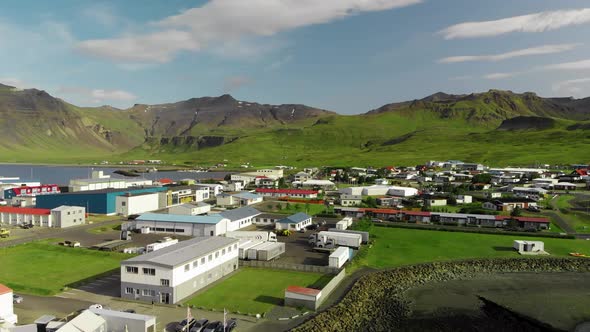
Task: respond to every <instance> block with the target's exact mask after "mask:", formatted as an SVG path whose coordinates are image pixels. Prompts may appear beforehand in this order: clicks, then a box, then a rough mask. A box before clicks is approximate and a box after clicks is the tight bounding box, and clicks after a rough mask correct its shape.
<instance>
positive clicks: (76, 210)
mask: <svg viewBox="0 0 590 332" xmlns="http://www.w3.org/2000/svg"><path fill="white" fill-rule="evenodd" d="M85 222H86V211H85V209H84V208H83V207H80V206H59V207H57V208H55V209H52V210H49V209H37V208H21V207H12V206H0V223H2V224H9V225H15V226H16V225H25V224H27V225H33V226H37V227H57V228H65V227H70V226H75V225H82V224H84V223H85Z"/></svg>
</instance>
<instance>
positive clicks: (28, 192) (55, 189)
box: [4, 184, 60, 199]
mask: <svg viewBox="0 0 590 332" xmlns="http://www.w3.org/2000/svg"><path fill="white" fill-rule="evenodd" d="M59 193H60V190H59V186H58V185H56V184H44V185H41V186H23V187H14V188H10V189H7V190H5V191H4V198H6V199H10V198H13V197H22V196H35V195H48V194H59Z"/></svg>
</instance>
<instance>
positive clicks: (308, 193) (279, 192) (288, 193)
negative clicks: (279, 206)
mask: <svg viewBox="0 0 590 332" xmlns="http://www.w3.org/2000/svg"><path fill="white" fill-rule="evenodd" d="M256 193H257V194H259V195H262V196H263V197H295V198H308V199H311V198H318V191H317V190H305V189H271V188H257V189H256Z"/></svg>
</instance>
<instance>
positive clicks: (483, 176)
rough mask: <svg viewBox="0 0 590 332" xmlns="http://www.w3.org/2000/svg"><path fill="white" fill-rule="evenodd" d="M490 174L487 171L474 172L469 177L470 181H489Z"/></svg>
mask: <svg viewBox="0 0 590 332" xmlns="http://www.w3.org/2000/svg"><path fill="white" fill-rule="evenodd" d="M491 182H492V175H491V174H489V173H481V174H476V175H474V176H473V178H471V183H491Z"/></svg>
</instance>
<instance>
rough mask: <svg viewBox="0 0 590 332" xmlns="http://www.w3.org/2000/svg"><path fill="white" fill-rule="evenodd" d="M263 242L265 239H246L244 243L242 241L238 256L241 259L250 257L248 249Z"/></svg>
mask: <svg viewBox="0 0 590 332" xmlns="http://www.w3.org/2000/svg"><path fill="white" fill-rule="evenodd" d="M263 242H264V241H252V240H245V242H244V243H240V246H239V253H238V257H239V258H240V259H246V258H248V249H250V248H252V247H255V246H257V245H259V244H261V243H263Z"/></svg>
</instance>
